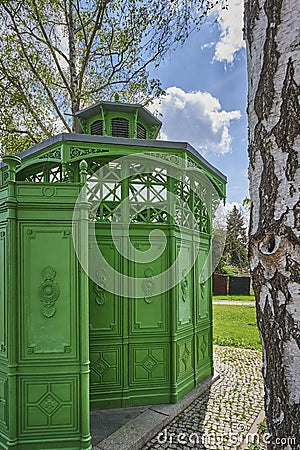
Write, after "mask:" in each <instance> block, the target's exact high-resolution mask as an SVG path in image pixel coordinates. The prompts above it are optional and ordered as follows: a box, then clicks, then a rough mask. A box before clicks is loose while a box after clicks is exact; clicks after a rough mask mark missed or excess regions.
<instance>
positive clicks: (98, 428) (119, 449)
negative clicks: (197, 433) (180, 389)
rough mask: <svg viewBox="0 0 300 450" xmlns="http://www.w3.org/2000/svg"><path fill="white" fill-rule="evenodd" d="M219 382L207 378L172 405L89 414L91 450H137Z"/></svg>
mask: <svg viewBox="0 0 300 450" xmlns="http://www.w3.org/2000/svg"><path fill="white" fill-rule="evenodd" d="M219 378H220V376H219V375H218V374H216V375H214V376H213V377H212V376H210V377H207V378H206V379H205V380H204V381H203V382H202V383H200V384H199V385H198V386H197V387H195V388H194V389H193V390H192V391H190V392H189V393H188V394H186V395H185V396H184V397H182V398H181V399H180V400H179V401H178V402H177V403H175V404H164V405H148V406H145V407H140V408H125V409H111V410H103V411H99V410H98V411H92V413H91V423H92V427H91V433H92V436H93V442H94V443H95V444H94V447H93V450H111V449H113V450H139V449H140V448H141V447H142V446H143V445H145V444H146V443H147V442H148V441H149V440H150V439H151V438H153V436H155V435H156V434H158V433H159V432H160V431H161V430H162V429H163V428H164V427H165V426H166V425H167V424H168V423H169V422H171V420H173V419H174V417H176V416H177V415H178V414H179V413H180V412H181V411H183V410H184V409H185V408H187V407H188V406H189V405H190V404H191V403H192V402H193V401H194V400H195V399H196V398H197V397H199V395H201V394H202V393H203V392H204V391H205V390H206V389H208V388H209V387H210V386H211V385H212V384H213V383H214V382H215V381H217V380H218V379H219ZM95 417H96V419H95ZM124 423H125V424H124ZM105 427H106V428H105ZM114 430H116V431H114ZM107 433H111V434H109V435H108V434H107ZM105 434H106V436H107V437H105V438H104V439H103V440H101V441H100V442H99V441H98V439H99V438H100V436H101V435H105ZM97 437H98V438H97ZM97 441H98V443H96V442H97Z"/></svg>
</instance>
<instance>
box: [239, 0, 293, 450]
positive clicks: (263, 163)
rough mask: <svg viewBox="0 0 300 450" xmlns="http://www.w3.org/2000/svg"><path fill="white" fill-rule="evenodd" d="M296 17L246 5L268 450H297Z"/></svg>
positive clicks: (287, 8)
mask: <svg viewBox="0 0 300 450" xmlns="http://www.w3.org/2000/svg"><path fill="white" fill-rule="evenodd" d="M299 16H300V2H299V0H245V24H244V25H245V35H246V42H247V56H248V120H249V159H250V163H249V179H250V197H251V221H250V265H251V272H252V278H253V287H254V291H255V296H256V306H257V318H258V325H259V329H260V334H261V339H262V346H263V375H264V380H265V409H266V416H267V425H268V431H269V433H270V434H271V436H270V440H269V443H268V449H275V448H276V449H299V448H300V240H299V237H300V194H299V192H300V106H299V94H300V89H299V82H300V28H299Z"/></svg>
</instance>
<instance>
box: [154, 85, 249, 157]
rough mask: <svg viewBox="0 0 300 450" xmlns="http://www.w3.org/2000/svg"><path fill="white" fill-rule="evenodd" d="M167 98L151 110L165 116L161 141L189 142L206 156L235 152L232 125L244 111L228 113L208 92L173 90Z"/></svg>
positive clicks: (172, 88) (169, 91)
mask: <svg viewBox="0 0 300 450" xmlns="http://www.w3.org/2000/svg"><path fill="white" fill-rule="evenodd" d="M166 92H167V95H166V96H165V97H163V98H162V99H160V100H155V101H154V103H153V104H152V106H151V110H152V111H155V112H158V113H160V114H161V115H162V123H163V126H162V130H161V139H168V140H174V141H187V142H189V143H190V144H192V145H193V146H194V147H196V148H197V149H201V150H202V152H203V153H207V152H209V151H211V152H214V153H220V154H223V153H228V152H230V150H231V136H230V134H229V126H230V122H231V120H234V119H239V118H240V117H241V113H240V111H237V110H235V111H224V110H222V109H221V105H220V102H219V100H218V99H217V98H215V97H213V96H212V95H211V94H209V93H208V92H201V91H197V92H184V91H183V90H182V89H180V88H178V87H175V86H173V87H169V88H168V89H167V90H166Z"/></svg>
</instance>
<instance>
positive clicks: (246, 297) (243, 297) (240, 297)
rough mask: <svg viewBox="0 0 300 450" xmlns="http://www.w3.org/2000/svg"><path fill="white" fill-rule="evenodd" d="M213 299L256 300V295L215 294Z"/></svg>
mask: <svg viewBox="0 0 300 450" xmlns="http://www.w3.org/2000/svg"><path fill="white" fill-rule="evenodd" d="M213 300H227V301H231V300H234V301H235V302H236V301H241V302H252V301H253V302H254V301H255V297H254V295H213Z"/></svg>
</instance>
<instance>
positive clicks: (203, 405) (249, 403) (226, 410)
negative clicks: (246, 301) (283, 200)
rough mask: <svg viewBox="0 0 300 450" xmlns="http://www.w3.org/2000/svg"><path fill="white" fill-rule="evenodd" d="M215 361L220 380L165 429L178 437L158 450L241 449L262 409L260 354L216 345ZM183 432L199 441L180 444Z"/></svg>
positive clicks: (150, 445)
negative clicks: (240, 445) (183, 449)
mask: <svg viewBox="0 0 300 450" xmlns="http://www.w3.org/2000/svg"><path fill="white" fill-rule="evenodd" d="M214 359H215V360H214V364H215V369H216V371H217V372H218V373H219V374H220V375H221V377H220V379H219V380H218V381H217V382H216V383H214V384H213V385H212V386H211V388H210V390H209V392H204V393H203V394H202V395H200V397H199V398H197V399H196V400H195V401H194V402H193V403H192V404H191V405H190V406H189V407H188V408H186V410H184V411H182V412H181V413H180V420H178V417H177V418H175V419H174V420H173V421H172V422H171V423H170V424H169V425H168V426H167V427H165V428H164V429H166V436H168V437H170V433H175V435H173V436H172V442H169V441H167V442H165V443H163V444H161V445H160V447H159V448H161V449H168V450H171V449H174V448H177V449H181V448H186V449H190V448H194V449H197V450H201V449H209V450H218V449H222V450H232V449H237V448H239V444H240V443H242V440H243V437H244V436H245V435H246V433H247V432H249V430H250V428H251V425H252V424H253V422H254V421H255V419H256V417H257V415H258V414H259V412H260V411H261V410H262V408H263V395H264V394H263V380H262V375H261V353H260V352H259V351H257V350H249V349H240V348H233V347H218V346H216V347H215V348H214ZM181 433H185V434H186V436H187V440H189V437H190V438H191V439H190V440H191V441H192V437H193V436H194V437H195V436H199V439H200V442H199V443H195V440H194V443H193V442H189V441H188V442H186V443H184V444H180V443H179V442H178V440H177V439H178V436H179V435H180V434H181ZM157 443H158V442H157V437H154V438H153V439H151V441H149V442H148V443H147V444H146V445H145V446H144V447H142V449H141V450H150V449H156V448H158V447H157ZM174 445H175V446H174ZM176 445H177V446H176Z"/></svg>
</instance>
